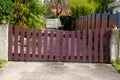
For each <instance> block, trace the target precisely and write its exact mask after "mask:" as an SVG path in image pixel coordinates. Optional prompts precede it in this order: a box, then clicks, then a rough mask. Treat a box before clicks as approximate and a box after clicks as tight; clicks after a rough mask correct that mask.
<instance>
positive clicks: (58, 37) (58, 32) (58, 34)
mask: <svg viewBox="0 0 120 80" xmlns="http://www.w3.org/2000/svg"><path fill="white" fill-rule="evenodd" d="M59 48H60V31H56V58H55V60H57V61H59V59H60V50H59Z"/></svg>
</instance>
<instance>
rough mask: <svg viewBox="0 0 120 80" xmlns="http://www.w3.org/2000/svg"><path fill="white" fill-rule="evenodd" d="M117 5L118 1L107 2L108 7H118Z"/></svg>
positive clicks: (119, 2) (119, 4)
mask: <svg viewBox="0 0 120 80" xmlns="http://www.w3.org/2000/svg"><path fill="white" fill-rule="evenodd" d="M118 6H120V1H117V2H114V3H111V4H109V5H108V8H114V7H118Z"/></svg>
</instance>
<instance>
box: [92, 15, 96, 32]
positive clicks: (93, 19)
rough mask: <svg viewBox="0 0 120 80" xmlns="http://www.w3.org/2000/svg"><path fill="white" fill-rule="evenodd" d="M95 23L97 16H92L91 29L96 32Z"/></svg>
mask: <svg viewBox="0 0 120 80" xmlns="http://www.w3.org/2000/svg"><path fill="white" fill-rule="evenodd" d="M94 21H95V14H92V26H91V29H92V30H94V23H95V22H94Z"/></svg>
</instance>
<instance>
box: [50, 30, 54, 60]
mask: <svg viewBox="0 0 120 80" xmlns="http://www.w3.org/2000/svg"><path fill="white" fill-rule="evenodd" d="M53 33H54V32H53V31H50V60H53V47H54V46H53V43H54V41H53V37H54V34H53Z"/></svg>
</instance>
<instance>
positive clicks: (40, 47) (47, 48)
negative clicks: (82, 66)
mask: <svg viewBox="0 0 120 80" xmlns="http://www.w3.org/2000/svg"><path fill="white" fill-rule="evenodd" d="M110 34H111V30H110V29H109V28H106V29H103V28H102V29H99V30H98V29H94V30H83V31H59V30H56V31H54V30H44V31H42V30H38V31H37V30H35V29H34V30H33V31H32V32H31V31H30V29H27V30H26V31H25V30H24V29H23V28H22V29H18V27H17V26H16V27H15V28H13V26H11V25H10V27H9V56H8V57H9V61H75V62H100V63H103V62H104V63H109V62H110V48H109V47H110V45H109V43H110Z"/></svg>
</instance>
